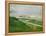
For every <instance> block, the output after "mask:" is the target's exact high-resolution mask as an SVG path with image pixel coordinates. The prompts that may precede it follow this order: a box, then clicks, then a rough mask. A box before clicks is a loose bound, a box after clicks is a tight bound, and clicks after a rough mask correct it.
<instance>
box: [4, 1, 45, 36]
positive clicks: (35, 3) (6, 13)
mask: <svg viewBox="0 0 46 36" xmlns="http://www.w3.org/2000/svg"><path fill="white" fill-rule="evenodd" d="M9 3H18V4H24V3H25V4H29V3H30V4H33V5H42V6H43V7H42V8H43V10H42V11H43V12H44V13H43V12H42V14H43V15H42V16H44V17H42V18H44V19H43V32H42V33H44V32H45V3H42V2H24V1H5V35H6V36H7V35H16V33H8V15H9V14H8V11H9V10H8V8H9V7H8V4H9ZM37 3H38V4H37ZM30 4H29V5H30ZM38 33H40V32H38ZM18 34H19V33H17V35H18ZM20 34H37V32H33V33H32V32H27V33H25V32H24V33H23V32H22V33H20Z"/></svg>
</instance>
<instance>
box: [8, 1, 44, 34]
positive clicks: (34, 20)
mask: <svg viewBox="0 0 46 36" xmlns="http://www.w3.org/2000/svg"><path fill="white" fill-rule="evenodd" d="M21 3H22V2H21ZM21 3H13V2H12V3H9V5H8V6H9V8H8V10H9V11H8V13H9V15H8V18H9V21H8V23H9V25H8V32H9V33H17V32H27V33H29V32H43V29H44V28H43V20H44V19H43V15H44V13H43V6H42V4H38V5H37V4H36V3H35V5H34V4H29V3H28V4H26V3H22V4H21Z"/></svg>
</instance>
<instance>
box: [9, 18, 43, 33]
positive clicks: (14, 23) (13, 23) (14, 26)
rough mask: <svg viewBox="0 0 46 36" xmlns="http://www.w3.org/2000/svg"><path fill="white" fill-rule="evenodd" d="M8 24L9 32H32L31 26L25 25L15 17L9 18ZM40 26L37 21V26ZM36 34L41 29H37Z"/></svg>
mask: <svg viewBox="0 0 46 36" xmlns="http://www.w3.org/2000/svg"><path fill="white" fill-rule="evenodd" d="M9 20H10V22H9V23H10V24H9V32H33V31H34V30H33V26H32V25H31V26H30V27H29V26H28V25H26V23H24V22H22V21H20V20H18V19H17V18H16V17H10V19H9ZM34 21H35V20H31V21H30V22H32V23H35V22H34ZM39 23H40V24H41V22H39V21H37V24H39ZM36 31H37V32H40V31H42V27H37V30H36Z"/></svg>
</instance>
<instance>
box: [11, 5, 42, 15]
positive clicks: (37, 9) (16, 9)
mask: <svg viewBox="0 0 46 36" xmlns="http://www.w3.org/2000/svg"><path fill="white" fill-rule="evenodd" d="M41 12H42V6H37V5H20V4H10V16H15V15H35V16H36V15H37V16H40V15H41Z"/></svg>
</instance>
